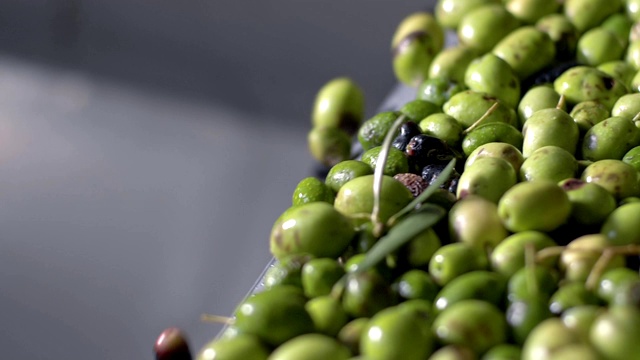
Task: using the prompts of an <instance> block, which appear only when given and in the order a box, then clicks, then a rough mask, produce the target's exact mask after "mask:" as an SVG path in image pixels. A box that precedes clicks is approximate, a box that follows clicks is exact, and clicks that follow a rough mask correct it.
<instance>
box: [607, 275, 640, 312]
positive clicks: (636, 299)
mask: <svg viewBox="0 0 640 360" xmlns="http://www.w3.org/2000/svg"><path fill="white" fill-rule="evenodd" d="M617 306H631V307H634V308H636V309H640V280H638V279H634V280H629V281H625V282H622V283H621V284H620V286H619V287H618V288H617V289H616V292H615V293H614V294H613V298H612V299H611V301H610V302H609V307H617Z"/></svg>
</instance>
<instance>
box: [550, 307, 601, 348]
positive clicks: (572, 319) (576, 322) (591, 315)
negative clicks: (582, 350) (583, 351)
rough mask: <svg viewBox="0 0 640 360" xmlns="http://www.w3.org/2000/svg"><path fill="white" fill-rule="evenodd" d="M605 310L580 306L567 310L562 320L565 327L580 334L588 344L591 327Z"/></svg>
mask: <svg viewBox="0 0 640 360" xmlns="http://www.w3.org/2000/svg"><path fill="white" fill-rule="evenodd" d="M604 310H605V308H604V307H602V306H598V305H578V306H574V307H572V308H571V309H567V310H566V311H565V312H564V313H562V315H561V317H560V318H561V319H562V323H563V324H564V326H566V327H567V328H569V329H570V330H572V331H574V332H575V333H576V334H578V335H579V336H580V338H581V340H582V341H584V342H588V341H589V330H590V329H591V325H592V324H593V321H594V320H595V319H596V318H597V317H598V315H600V314H601V313H602V312H603V311H604Z"/></svg>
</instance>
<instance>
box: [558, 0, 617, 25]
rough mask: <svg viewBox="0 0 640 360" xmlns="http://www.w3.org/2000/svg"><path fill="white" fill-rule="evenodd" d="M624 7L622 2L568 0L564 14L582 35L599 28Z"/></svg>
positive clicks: (612, 0) (565, 3) (613, 0)
mask: <svg viewBox="0 0 640 360" xmlns="http://www.w3.org/2000/svg"><path fill="white" fill-rule="evenodd" d="M621 7H622V1H620V0H566V1H565V2H564V14H565V15H566V16H567V17H568V18H569V20H571V22H572V23H573V25H575V27H576V28H577V29H578V31H580V32H581V33H583V32H585V31H587V30H589V29H591V28H593V27H595V26H598V25H599V24H600V23H601V22H602V21H604V19H606V18H607V17H608V16H609V15H611V14H613V13H616V12H618V11H619V10H620V8H621Z"/></svg>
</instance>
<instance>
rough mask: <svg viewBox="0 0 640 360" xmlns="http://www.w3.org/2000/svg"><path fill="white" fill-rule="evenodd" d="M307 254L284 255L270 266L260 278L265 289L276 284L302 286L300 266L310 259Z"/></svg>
mask: <svg viewBox="0 0 640 360" xmlns="http://www.w3.org/2000/svg"><path fill="white" fill-rule="evenodd" d="M311 258H312V257H311V256H309V255H307V254H296V255H291V256H285V257H283V258H281V259H280V260H279V261H276V262H275V263H274V264H273V265H272V266H270V267H269V268H268V269H267V271H265V274H264V276H263V278H262V285H263V286H264V288H265V289H269V288H272V287H274V286H278V285H293V286H296V287H299V288H302V280H301V279H302V276H301V274H302V267H303V266H304V265H305V264H306V263H307V262H308V261H309V260H311Z"/></svg>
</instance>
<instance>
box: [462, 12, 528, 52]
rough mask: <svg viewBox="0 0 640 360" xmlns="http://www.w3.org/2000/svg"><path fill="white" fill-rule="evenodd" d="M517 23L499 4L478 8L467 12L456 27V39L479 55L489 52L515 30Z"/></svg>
mask: <svg viewBox="0 0 640 360" xmlns="http://www.w3.org/2000/svg"><path fill="white" fill-rule="evenodd" d="M518 25H519V21H518V20H517V19H516V18H515V17H514V16H513V15H511V13H510V12H508V11H507V9H505V8H504V6H502V5H500V4H488V5H483V6H479V7H477V8H474V9H472V10H470V11H469V12H467V13H466V14H465V15H464V17H463V18H462V19H461V20H460V23H459V26H458V39H459V40H460V43H462V44H465V45H466V46H469V47H471V48H473V49H475V50H477V51H478V52H480V53H485V52H488V51H490V50H491V49H492V48H493V47H494V46H495V45H496V44H497V43H498V42H499V41H500V40H502V38H503V37H505V36H506V35H508V34H509V33H510V32H511V31H513V30H514V29H516V28H517V27H518Z"/></svg>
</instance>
